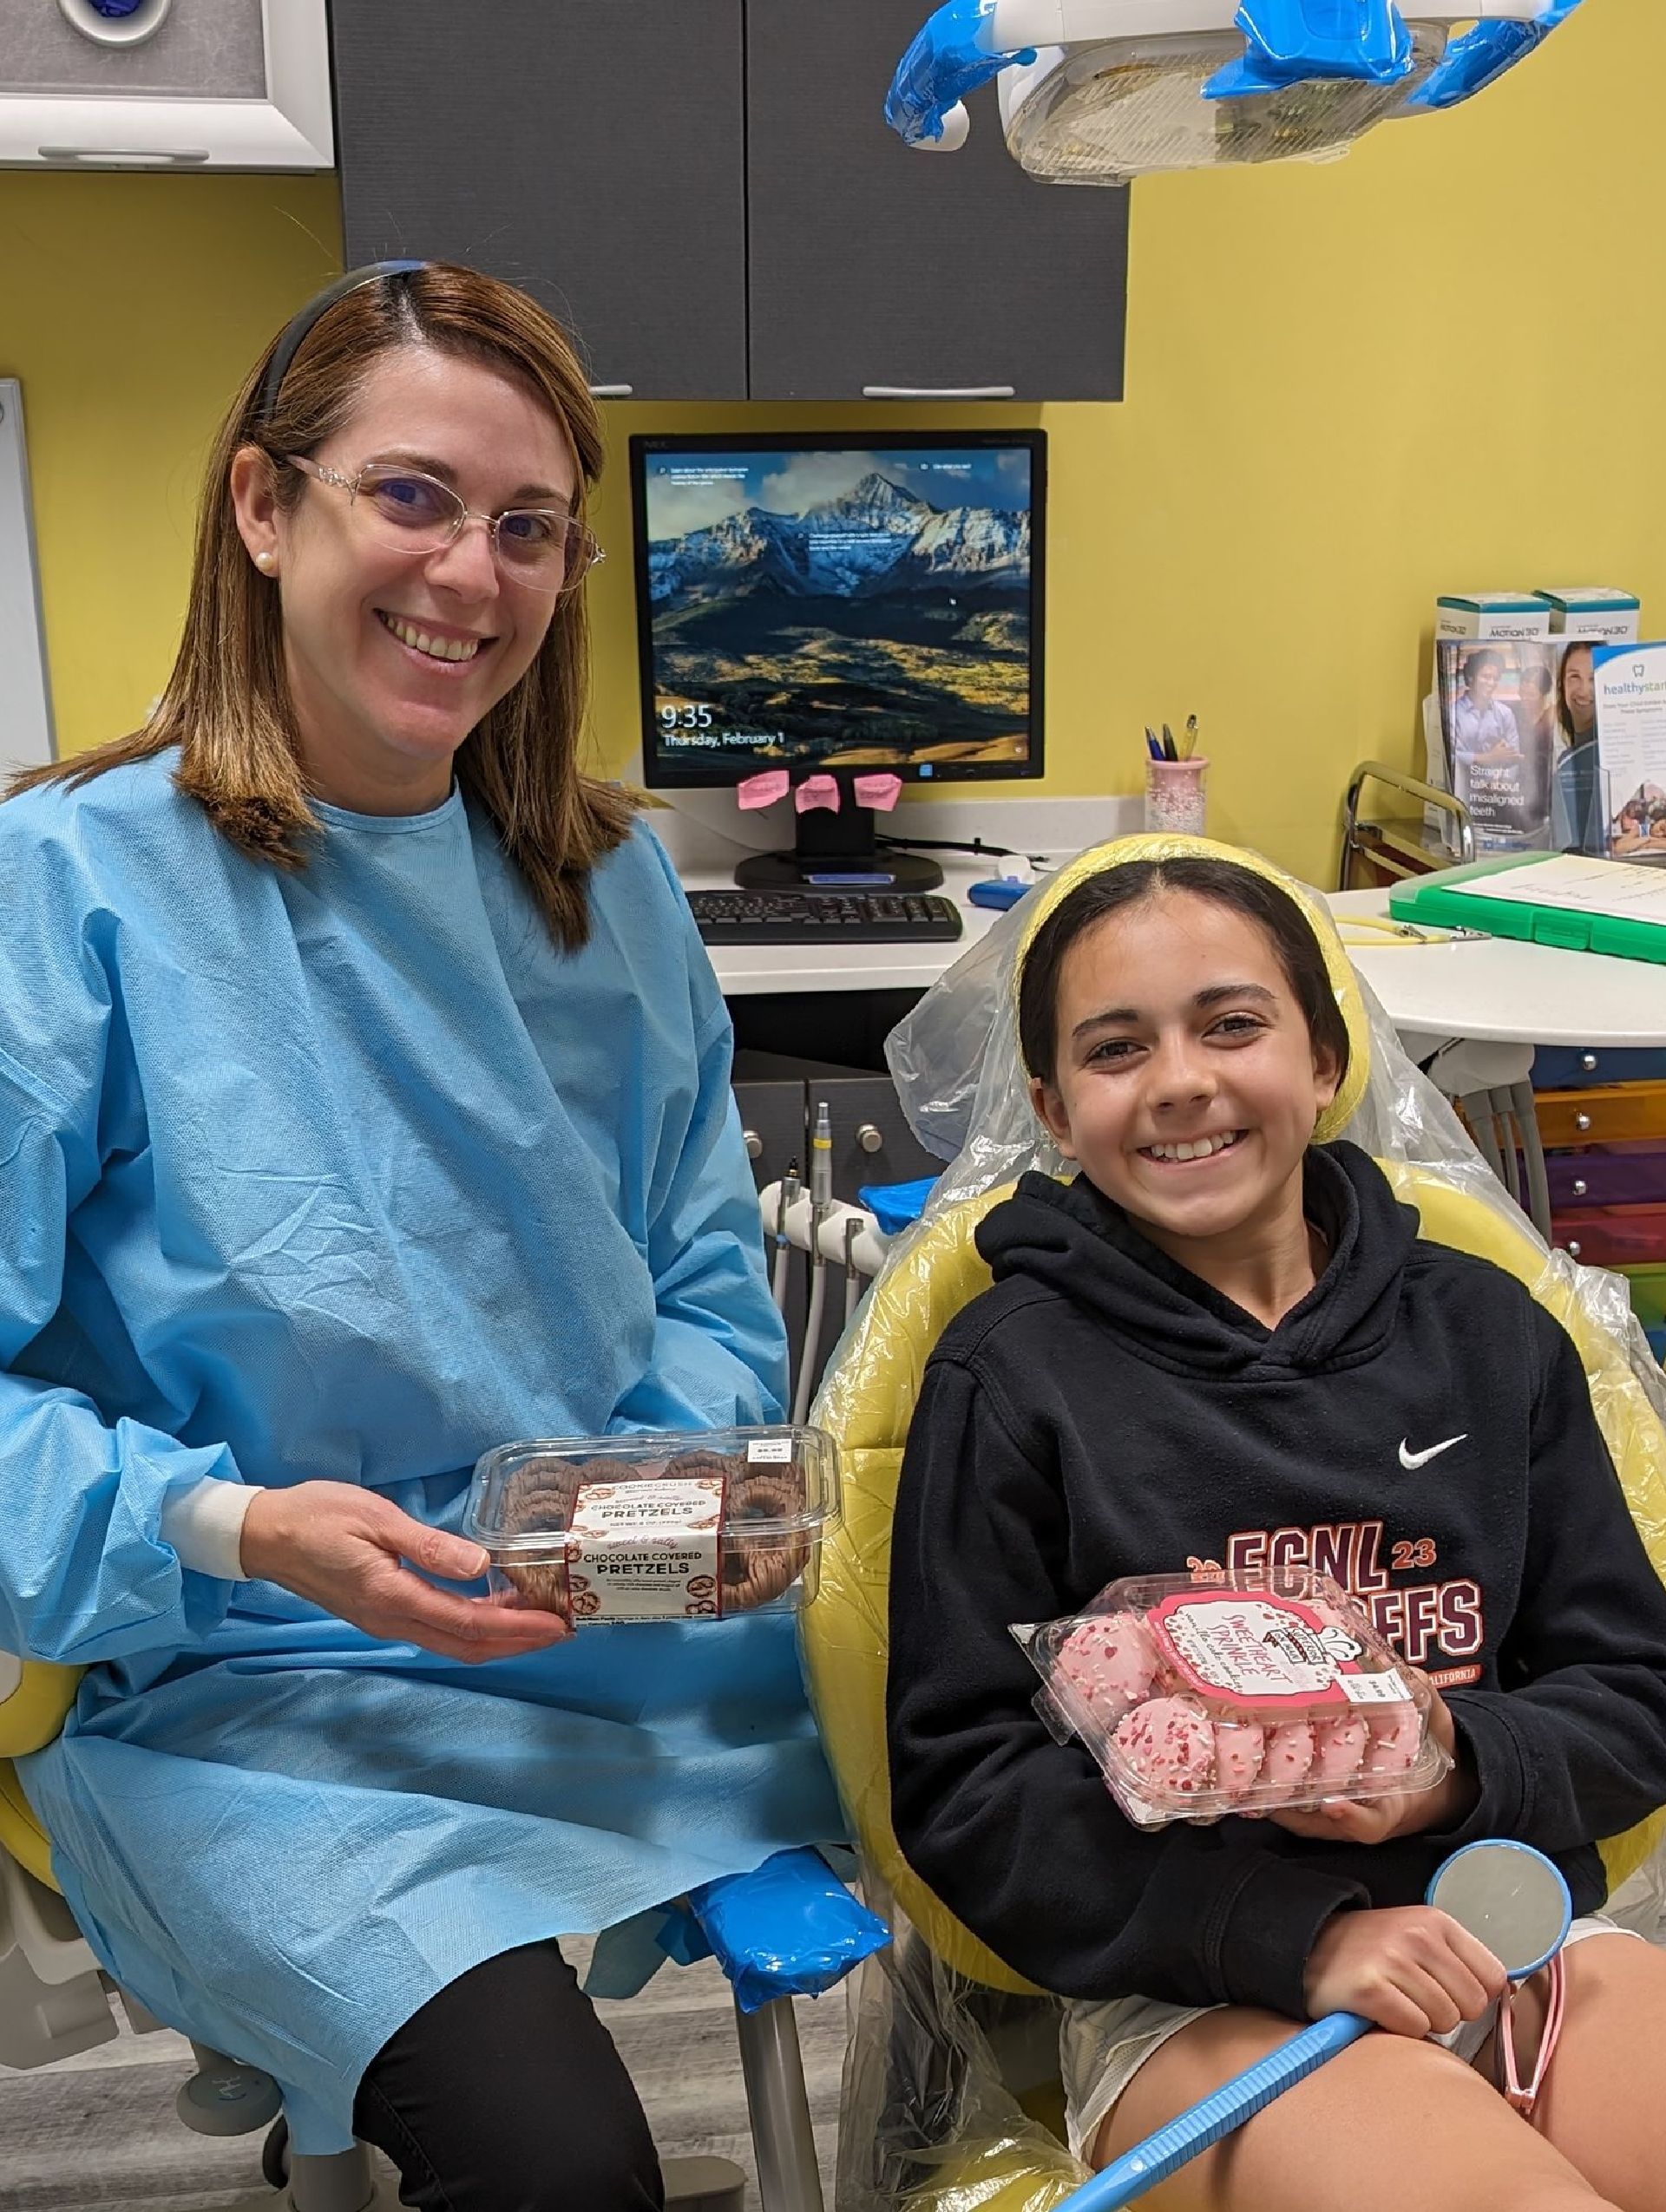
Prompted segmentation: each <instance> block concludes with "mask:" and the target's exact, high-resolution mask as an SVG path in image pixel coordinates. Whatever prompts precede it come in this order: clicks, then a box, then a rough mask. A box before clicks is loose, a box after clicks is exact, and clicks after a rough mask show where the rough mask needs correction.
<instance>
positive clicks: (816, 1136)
mask: <svg viewBox="0 0 1666 2212" xmlns="http://www.w3.org/2000/svg"><path fill="white" fill-rule="evenodd" d="M832 1202H833V1117H832V1116H831V1115H830V1113H829V1112H828V1109H827V1101H826V1099H824V1098H821V1099H817V1102H816V1122H815V1126H814V1128H813V1129H811V1131H810V1204H811V1205H812V1206H813V1207H815V1208H816V1209H817V1213H820V1212H821V1211H822V1210H823V1208H824V1207H828V1206H830V1205H831V1204H832Z"/></svg>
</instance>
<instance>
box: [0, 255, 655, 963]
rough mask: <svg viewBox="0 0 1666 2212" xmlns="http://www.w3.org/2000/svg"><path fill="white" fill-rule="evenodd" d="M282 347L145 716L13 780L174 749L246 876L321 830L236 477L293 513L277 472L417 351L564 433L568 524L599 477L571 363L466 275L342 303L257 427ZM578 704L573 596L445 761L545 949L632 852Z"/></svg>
mask: <svg viewBox="0 0 1666 2212" xmlns="http://www.w3.org/2000/svg"><path fill="white" fill-rule="evenodd" d="M284 335H285V333H283V332H280V333H279V336H278V337H275V338H274V339H273V340H272V344H271V345H269V346H268V347H267V348H266V350H265V352H264V353H263V354H262V355H261V357H260V359H259V361H258V362H256V363H255V365H254V367H253V369H252V370H250V372H249V374H248V376H246V379H245V380H244V383H243V387H242V389H241V390H240V391H239V394H238V396H237V398H236V400H235V401H234V402H233V405H232V408H231V409H230V412H229V413H228V414H227V415H226V419H225V421H224V422H222V423H221V425H220V432H219V435H218V436H217V437H216V439H215V441H214V446H213V452H212V454H211V455H210V456H209V461H208V466H207V474H206V477H205V487H206V488H205V494H204V497H203V501H202V511H201V514H200V516H199V518H198V523H197V537H196V546H195V551H194V553H193V560H192V568H191V586H190V594H189V598H188V600H187V607H186V616H185V627H184V631H183V633H182V635H181V637H180V648H179V653H178V656H177V658H175V660H174V670H173V673H172V674H171V675H170V677H168V679H167V687H166V689H165V690H164V691H163V693H162V696H161V700H160V701H159V702H158V704H157V706H156V710H155V711H154V714H153V715H152V716H151V717H150V719H149V721H148V723H146V724H145V726H144V727H143V729H141V730H136V731H134V734H133V735H132V736H128V737H122V738H119V739H117V740H116V741H115V743H111V744H108V745H103V746H100V747H98V748H96V749H95V750H93V751H91V752H89V753H82V754H77V755H75V756H73V757H72V758H71V759H69V760H68V761H62V762H56V763H54V764H53V765H52V766H50V767H47V768H43V769H29V770H26V771H25V772H24V773H23V775H21V776H16V777H15V778H14V779H13V780H12V782H11V785H10V792H9V793H8V795H10V794H11V793H16V792H17V791H22V790H26V789H29V788H30V786H31V785H33V784H36V783H47V782H67V783H70V784H79V783H84V782H87V781H88V780H89V778H91V777H93V776H102V775H103V774H104V772H105V771H106V769H112V768H121V767H124V766H126V765H127V764H128V762H133V761H142V760H148V759H150V758H152V757H153V756H154V755H156V754H158V753H161V752H164V751H166V750H167V748H168V747H169V746H172V745H177V746H178V747H179V749H180V766H179V769H178V771H177V773H176V775H175V777H174V781H175V782H176V783H177V784H178V786H179V788H180V790H182V791H184V792H187V793H188V794H189V795H190V796H191V797H192V798H193V799H195V800H196V801H197V802H198V803H199V804H200V806H201V807H202V808H203V810H204V811H205V813H206V814H207V815H208V818H209V820H210V821H212V822H213V825H214V827H215V828H216V829H218V830H219V831H220V834H221V835H222V836H224V837H225V838H226V840H227V841H229V842H230V843H231V844H233V845H235V846H236V847H237V848H238V850H239V852H242V853H246V854H248V855H249V856H250V857H251V858H252V859H255V860H260V861H268V862H270V863H271V864H272V866H274V867H281V868H290V869H298V868H301V867H305V864H306V859H307V854H308V851H309V849H310V847H311V845H312V840H313V838H314V836H315V834H316V833H317V830H318V819H317V817H316V815H314V814H313V812H312V806H311V803H310V797H309V793H308V790H307V786H306V781H305V776H304V774H303V772H302V768H301V760H300V753H299V749H298V743H297V734H296V729H295V720H294V710H293V707H292V704H291V700H290V696H289V685H288V681H287V678H286V676H285V666H284V641H283V614H282V609H281V605H280V603H279V596H278V586H277V585H276V584H275V583H273V582H271V581H269V580H268V579H266V578H265V577H263V576H262V575H261V574H260V573H259V570H258V569H257V568H256V567H255V566H254V565H253V562H252V561H251V560H250V559H249V556H248V553H247V552H246V549H245V547H244V545H243V541H242V540H241V538H240V537H239V535H238V531H237V524H236V519H235V516H234V514H233V507H232V497H231V489H230V481H231V471H232V462H233V459H234V458H235V456H236V455H237V453H238V452H239V448H242V447H244V446H255V447H258V448H259V449H260V450H261V451H262V452H263V453H264V454H266V456H267V459H268V461H269V463H270V465H271V466H272V472H273V474H272V482H273V488H274V491H275V494H276V496H277V498H278V501H279V504H280V505H281V506H283V507H294V506H295V505H296V504H297V502H298V501H299V500H300V498H301V497H302V495H303V494H304V492H305V488H306V480H305V477H304V476H302V475H301V474H300V473H299V472H298V470H296V469H293V468H285V467H284V466H283V465H282V456H283V455H285V454H291V453H295V454H301V455H310V454H312V453H313V452H314V451H315V450H316V449H317V448H318V447H319V446H320V445H322V444H323V443H324V442H325V439H326V438H328V437H330V436H331V435H332V434H333V433H334V432H335V431H336V430H338V429H339V428H340V427H341V425H342V423H343V422H345V421H346V420H347V419H348V417H349V416H351V412H352V409H353V407H354V405H355V403H356V402H357V398H358V395H359V393H360V391H361V389H362V388H363V384H364V376H365V372H366V370H368V369H369V368H370V366H371V363H373V362H374V361H376V360H377V358H378V357H380V356H381V355H383V354H385V353H390V352H392V351H394V350H397V348H399V347H401V346H405V345H427V346H431V347H433V348H434V349H435V350H436V351H438V352H441V353H449V354H455V355H458V356H460V357H462V358H464V359H467V360H471V361H476V362H478V363H481V364H482V365H483V366H484V367H486V368H488V369H490V370H494V371H495V372H496V373H497V374H498V375H500V376H513V377H515V378H516V379H518V380H519V382H520V383H522V384H524V385H527V386H528V387H529V388H530V389H531V390H532V391H533V392H534V393H535V395H536V396H537V397H538V398H539V399H541V401H542V402H543V403H544V404H545V406H546V407H547V408H548V409H549V411H550V413H551V414H552V415H553V416H554V418H555V420H556V422H557V423H558V424H559V425H560V426H561V432H562V435H564V436H565V438H566V439H567V442H568V443H569V445H570V446H571V448H572V450H573V453H574V458H575V459H576V461H577V462H578V468H579V482H578V486H577V496H576V499H575V501H574V512H575V513H576V514H579V515H580V517H581V516H582V514H583V512H584V505H585V496H586V494H587V490H588V488H589V487H590V486H591V485H592V484H594V481H595V480H596V477H597V475H598V474H600V468H601V460H602V444H601V426H600V420H599V418H598V416H597V414H596V409H595V403H594V401H593V400H592V398H591V396H590V393H589V390H588V389H587V385H586V383H585V378H584V371H583V370H582V369H581V368H580V364H579V362H578V358H577V357H576V356H575V354H574V350H573V348H572V346H571V344H569V343H568V341H567V337H565V335H564V334H563V332H562V331H561V329H560V328H559V326H558V325H557V324H555V323H554V322H553V321H552V320H551V319H550V317H548V315H547V314H545V312H544V311H543V309H542V308H541V307H540V306H538V305H537V304H536V303H535V301H533V300H531V299H529V298H528V297H527V295H526V294H525V293H524V292H522V291H516V290H515V288H514V286H513V285H506V284H502V283H500V282H499V281H498V279H497V278H494V277H484V276H482V275H480V274H479V273H478V272H476V271H475V270H472V269H462V268H457V267H455V266H453V265H449V264H448V263H442V262H430V263H424V264H422V265H419V266H417V267H416V268H414V269H410V270H401V271H398V272H394V273H390V274H389V275H386V276H384V277H381V278H377V279H376V280H375V281H373V282H370V283H366V284H363V285H358V286H357V288H356V289H354V290H353V291H350V292H348V293H346V294H345V295H344V297H343V298H340V299H338V300H337V301H336V302H335V304H333V305H332V306H331V307H330V308H329V309H328V310H327V311H325V313H324V314H322V315H321V316H319V317H318V321H317V322H316V323H315V324H313V326H312V329H311V330H308V332H307V334H306V336H305V339H304V340H303V341H302V343H301V345H300V347H299V349H298V351H297V353H296V355H295V357H294V360H293V361H292V363H291V364H290V367H289V369H288V370H287V371H286V373H285V376H284V377H283V379H282V382H281V384H280V385H279V389H278V392H277V394H276V396H275V403H274V404H273V406H272V409H270V411H269V412H263V410H262V408H261V405H260V398H261V392H262V388H263V386H264V384H265V382H266V374H267V370H268V368H269V365H270V364H271V363H272V357H273V356H274V354H275V353H276V351H277V350H278V346H279V343H280V341H281V339H282V337H284ZM588 694H589V631H588V625H587V618H586V614H585V605H584V595H583V593H582V592H581V591H573V592H567V593H565V594H564V595H563V596H562V597H561V599H559V600H558V601H557V603H556V607H555V613H554V618H553V619H552V621H551V623H550V625H549V630H548V634H547V635H546V637H545V638H544V641H543V644H542V645H541V646H540V648H539V650H538V653H537V656H536V658H535V659H534V661H533V663H532V664H531V666H530V667H529V668H528V670H527V671H526V673H525V675H524V676H522V677H521V680H520V681H519V683H517V684H515V687H514V688H513V690H510V691H508V692H507V693H506V694H505V696H504V697H502V698H501V699H500V700H499V701H498V703H497V704H496V705H495V707H493V709H492V710H491V711H490V712H489V714H488V715H486V716H485V717H483V719H482V721H481V722H480V723H479V724H478V725H477V726H476V728H475V730H472V731H471V732H470V734H469V737H468V739H467V740H466V742H465V743H464V744H463V746H462V749H461V750H460V751H459V752H458V754H457V759H456V768H457V776H458V780H459V781H460V782H461V783H462V786H463V788H464V789H465V790H467V791H468V792H469V795H471V796H472V797H473V798H474V799H475V801H476V802H477V803H478V804H479V805H480V806H481V807H482V808H483V810H484V811H485V813H486V814H487V815H489V816H490V818H491V820H492V821H493V822H494V824H495V827H496V828H497V832H498V834H499V836H500V838H501V839H502V844H503V847H504V850H505V851H506V852H507V853H508V854H509V856H510V858H511V859H512V860H514V861H515V862H516V864H517V865H518V866H519V867H520V869H521V874H522V875H523V876H524V877H525V879H526V880H527V883H528V887H529V889H530V890H531V893H532V895H533V897H534V899H535V900H536V902H537V904H538V906H539V907H540V908H541V911H542V913H543V915H544V918H545V919H546V921H547V922H548V925H549V928H550V931H551V933H552V934H553V935H554V938H555V939H556V940H557V942H558V943H560V944H561V945H564V946H567V947H569V948H571V947H576V946H580V945H582V944H583V943H584V941H585V939H586V937H587V934H588V932H589V910H588V903H587V897H586V881H587V876H588V874H589V871H590V869H591V868H592V867H594V864H595V863H596V861H599V860H600V859H601V857H602V856H603V855H604V854H607V853H609V852H611V851H612V850H613V847H615V846H616V845H618V844H619V843H620V841H622V840H623V839H624V838H625V836H626V834H628V832H629V829H630V825H631V817H632V809H633V802H632V801H631V800H630V799H629V798H628V797H627V796H626V794H625V793H624V792H622V791H620V790H618V789H615V788H613V786H611V785H608V784H606V783H603V782H598V781H596V780H595V779H594V778H593V777H591V776H586V775H583V774H582V773H581V772H580V767H579V744H580V732H581V730H582V725H583V721H584V716H585V710H586V706H587V700H588Z"/></svg>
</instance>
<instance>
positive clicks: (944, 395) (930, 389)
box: [862, 384, 1013, 399]
mask: <svg viewBox="0 0 1666 2212" xmlns="http://www.w3.org/2000/svg"><path fill="white" fill-rule="evenodd" d="M862 396H863V398H864V399H1011V398H1012V397H1013V387H1012V385H1011V384H864V385H863V388H862Z"/></svg>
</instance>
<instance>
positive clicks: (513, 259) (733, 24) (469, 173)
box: [331, 0, 746, 399]
mask: <svg viewBox="0 0 1666 2212" xmlns="http://www.w3.org/2000/svg"><path fill="white" fill-rule="evenodd" d="M331 20H332V26H333V40H334V47H335V64H336V109H337V122H338V138H339V142H340V166H341V187H342V214H343V223H344V231H345V240H346V252H347V265H348V266H349V267H350V268H352V267H356V266H357V265H359V264H361V263H363V262H366V261H376V260H380V259H383V258H384V256H388V255H406V254H410V255H418V254H420V255H428V256H431V257H432V258H433V259H436V260H450V261H466V262H469V264H471V265H473V266H474V267H476V268H478V269H485V270H488V271H489V272H490V273H491V274H493V275H494V276H499V277H505V278H508V279H509V280H510V281H511V282H512V283H515V284H517V285H523V286H524V287H525V289H526V290H527V291H529V292H531V293H532V295H533V296H534V298H536V299H538V300H540V301H541V302H542V304H544V305H545V306H546V307H548V309H549V311H551V313H552V314H554V315H555V316H557V317H559V318H560V319H561V322H562V323H564V324H567V327H568V328H569V329H571V330H574V332H575V333H576V335H577V336H578V337H579V338H580V342H581V344H582V346H583V349H584V352H585V355H586V357H587V362H588V364H589V374H590V378H591V382H592V383H593V384H594V385H595V386H596V387H598V388H600V389H602V390H604V391H607V390H610V389H611V390H613V391H616V392H617V393H618V394H619V396H626V392H625V390H624V389H623V388H628V389H629V392H630V393H631V394H633V395H634V396H637V397H639V398H644V399H733V398H736V397H738V396H744V393H745V389H746V209H745V174H744V156H743V148H744V143H745V118H744V111H743V107H742V86H743V83H744V74H743V58H742V49H741V0H629V4H628V5H626V4H624V0H559V4H556V5H552V4H551V0H487V3H486V4H484V5H477V6H472V7H460V6H459V5H458V4H457V0H334V5H333V7H332V10H331Z"/></svg>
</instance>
